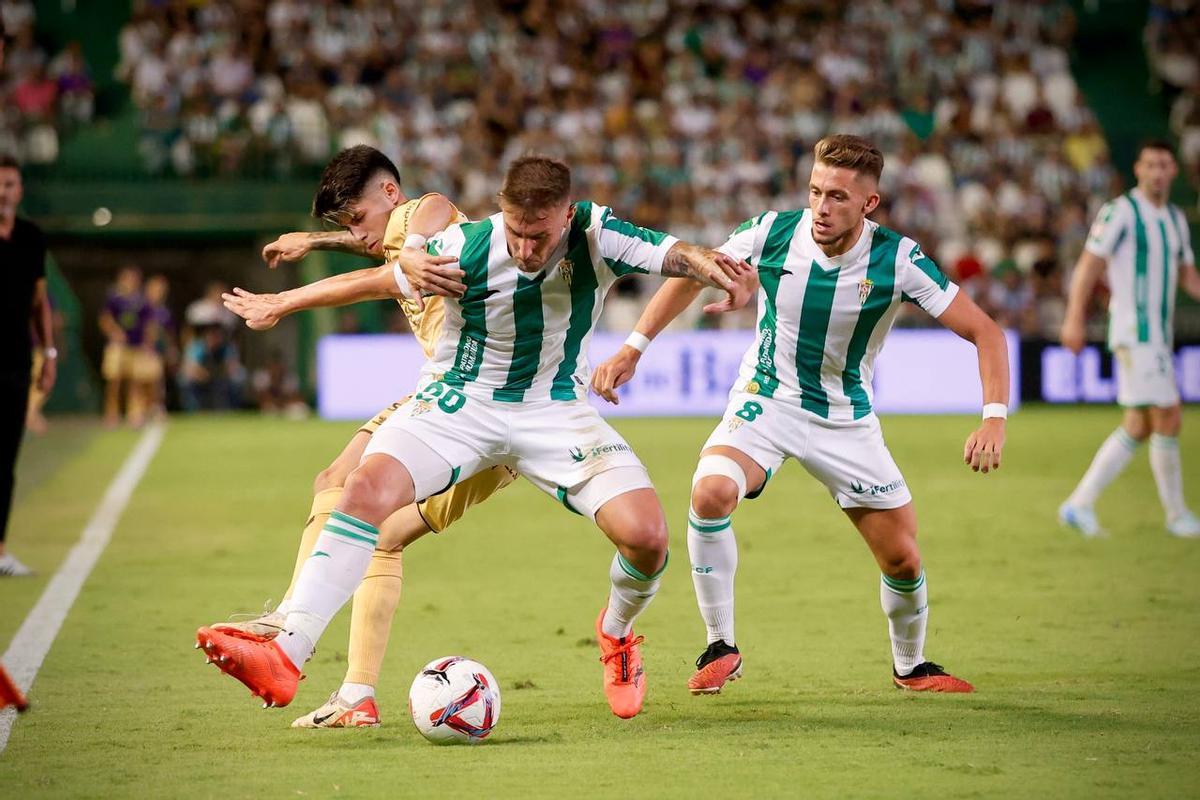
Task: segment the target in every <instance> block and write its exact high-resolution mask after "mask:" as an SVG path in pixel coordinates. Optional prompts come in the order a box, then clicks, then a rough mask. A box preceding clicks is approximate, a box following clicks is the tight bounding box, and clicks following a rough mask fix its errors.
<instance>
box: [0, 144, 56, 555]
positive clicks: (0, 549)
mask: <svg viewBox="0 0 1200 800" xmlns="http://www.w3.org/2000/svg"><path fill="white" fill-rule="evenodd" d="M22 194H23V187H22V185H21V170H20V166H19V165H18V164H17V161H16V159H14V158H12V157H11V156H4V155H0V273H2V274H3V276H4V286H5V290H4V291H3V292H0V577H5V576H15V575H29V574H30V573H31V570H30V569H29V567H27V566H25V565H24V564H22V563H21V562H20V561H18V560H17V559H16V558H14V557H13V555H12V554H11V553H9V552H7V551H6V550H5V547H4V539H5V534H6V533H7V530H8V513H9V511H10V509H11V507H12V495H13V481H14V477H15V474H14V473H15V468H16V463H17V452H18V450H20V448H21V435H22V434H23V433H24V431H25V408H26V403H28V401H29V385H30V382H31V381H32V380H33V378H34V376H33V375H32V374H31V373H32V370H33V347H34V340H35V339H36V341H37V344H38V346H39V347H40V348H41V349H42V354H43V355H44V356H45V358H44V359H43V360H42V369H41V372H40V374H38V375H37V376H36V378H37V384H38V388H39V389H41V390H42V391H43V392H47V393H48V392H49V391H50V389H51V388H53V386H54V378H55V375H56V367H57V364H58V362H57V360H56V359H57V358H58V351H56V350H55V349H54V337H53V332H52V330H53V329H52V327H51V326H52V322H51V313H50V303H49V301H48V299H47V296H46V240H45V238H44V237H43V236H42V231H41V229H39V228H38V226H36V225H34V224H33V223H32V222H30V221H29V220H27V219H20V218H18V217H17V206H18V205H20V203H21V196H22Z"/></svg>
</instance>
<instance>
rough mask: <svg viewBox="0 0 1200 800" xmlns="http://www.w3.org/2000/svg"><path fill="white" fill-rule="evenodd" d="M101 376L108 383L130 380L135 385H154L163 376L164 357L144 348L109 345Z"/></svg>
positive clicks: (105, 353)
mask: <svg viewBox="0 0 1200 800" xmlns="http://www.w3.org/2000/svg"><path fill="white" fill-rule="evenodd" d="M100 374H101V375H102V376H104V380H106V381H119V380H129V381H133V382H134V383H153V382H155V381H158V380H161V379H162V375H163V361H162V356H160V355H159V354H158V353H156V352H153V351H149V350H146V349H145V348H142V347H127V346H126V345H123V344H109V345H107V346H105V348H104V360H103V361H102V362H101V364H100Z"/></svg>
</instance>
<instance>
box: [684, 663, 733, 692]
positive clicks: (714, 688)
mask: <svg viewBox="0 0 1200 800" xmlns="http://www.w3.org/2000/svg"><path fill="white" fill-rule="evenodd" d="M740 677H742V657H741V656H740V655H738V654H736V653H730V654H729V655H727V656H721V657H720V658H718V659H717V660H715V661H710V662H709V663H707V664H705V665H704V667H703V668H702V669H698V670H696V674H694V675H692V677H690V678H688V691H689V692H691V693H692V694H695V695H701V694H720V693H721V689H722V688H724V686H725V684H726V683H727V682H729V681H736V680H737V679H738V678H740Z"/></svg>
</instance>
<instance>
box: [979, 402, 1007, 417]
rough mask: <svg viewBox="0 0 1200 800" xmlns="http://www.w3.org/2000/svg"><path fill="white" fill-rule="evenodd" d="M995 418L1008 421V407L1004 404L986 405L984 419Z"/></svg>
mask: <svg viewBox="0 0 1200 800" xmlns="http://www.w3.org/2000/svg"><path fill="white" fill-rule="evenodd" d="M993 417H999V418H1000V419H1008V406H1006V405H1004V403H984V404H983V418H984V419H992V418H993Z"/></svg>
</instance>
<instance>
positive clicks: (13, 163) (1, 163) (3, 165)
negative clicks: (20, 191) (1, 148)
mask: <svg viewBox="0 0 1200 800" xmlns="http://www.w3.org/2000/svg"><path fill="white" fill-rule="evenodd" d="M0 169H15V170H16V171H17V172H20V171H21V162H20V161H17V157H16V156H14V155H13V154H11V153H0Z"/></svg>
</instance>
